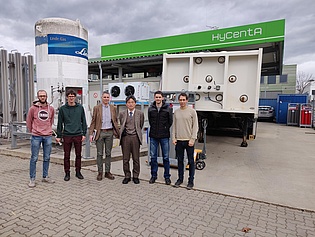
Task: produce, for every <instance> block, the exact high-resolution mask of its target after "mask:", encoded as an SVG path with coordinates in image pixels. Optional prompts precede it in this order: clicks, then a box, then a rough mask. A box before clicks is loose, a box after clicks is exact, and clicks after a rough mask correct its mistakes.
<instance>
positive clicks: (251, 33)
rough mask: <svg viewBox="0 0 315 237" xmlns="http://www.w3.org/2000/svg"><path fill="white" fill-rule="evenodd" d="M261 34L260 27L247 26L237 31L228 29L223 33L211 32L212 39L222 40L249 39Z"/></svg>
mask: <svg viewBox="0 0 315 237" xmlns="http://www.w3.org/2000/svg"><path fill="white" fill-rule="evenodd" d="M262 34H263V30H262V28H254V29H251V28H248V29H247V30H239V31H228V32H225V33H216V34H212V41H220V42H224V41H226V40H230V39H240V38H244V39H249V38H251V37H255V36H261V35H262Z"/></svg>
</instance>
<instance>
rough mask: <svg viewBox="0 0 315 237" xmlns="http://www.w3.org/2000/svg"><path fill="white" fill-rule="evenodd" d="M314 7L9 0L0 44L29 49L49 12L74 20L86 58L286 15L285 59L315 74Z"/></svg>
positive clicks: (268, 0) (1, 17)
mask: <svg viewBox="0 0 315 237" xmlns="http://www.w3.org/2000/svg"><path fill="white" fill-rule="evenodd" d="M314 9H315V1H313V0H303V1H297V0H286V1H285V0H277V1H275V0H265V1H252V0H243V1H241V0H233V1H232V0H226V1H219V2H218V1H215V0H200V1H191V0H163V1H161V0H151V1H147V0H133V1H130V0H119V1H109V0H94V1H86V0H67V1H57V0H42V1H35V0H30V1H18V0H11V1H3V2H2V3H1V8H0V21H1V24H0V37H1V43H0V46H3V47H4V48H6V49H7V50H8V51H10V50H12V49H18V50H19V51H20V52H21V53H24V52H31V53H32V54H34V53H35V46H34V45H35V44H34V38H35V33H34V26H35V23H36V22H37V21H38V20H41V19H43V18H49V17H60V18H68V19H71V20H76V19H79V20H80V22H81V24H82V25H83V26H84V27H85V28H86V29H87V30H88V32H89V55H90V57H99V56H100V47H101V46H102V45H106V44H113V43H121V42H128V41H134V40H141V39H149V38H156V37H163V36H169V35H178V34H185V33H192V32H198V31H206V30H209V29H210V28H211V27H214V26H215V27H219V28H228V27H234V26H239V25H246V24H253V23H259V22H264V21H272V20H277V19H285V20H286V36H285V52H284V63H290V64H292V63H296V64H298V65H300V66H299V67H298V68H299V70H300V69H301V68H302V69H305V70H308V73H313V74H314V75H315V65H314V58H315V53H313V51H314V50H313V49H314V48H315V40H313V33H314V32H315V25H314V22H315V15H314ZM305 65H311V66H305Z"/></svg>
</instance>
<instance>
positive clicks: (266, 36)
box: [89, 19, 285, 76]
mask: <svg viewBox="0 0 315 237" xmlns="http://www.w3.org/2000/svg"><path fill="white" fill-rule="evenodd" d="M284 33H285V20H284V19H282V20H276V21H270V22H262V23H257V24H251V25H244V26H237V27H231V28H225V29H217V30H209V31H203V32H196V33H190V34H183V35H175V36H168V37H161V38H154V39H147V40H139V41H133V42H126V43H120V44H112V45H104V46H101V58H98V59H90V60H89V74H99V70H100V69H99V65H101V67H102V71H103V74H109V75H117V74H118V68H122V70H123V73H124V74H129V73H138V72H151V73H157V74H161V73H162V63H163V62H162V61H163V60H162V59H163V53H188V52H202V51H207V52H219V51H235V50H252V49H258V48H263V64H262V72H261V73H262V76H266V75H279V74H281V72H282V64H283V47H284Z"/></svg>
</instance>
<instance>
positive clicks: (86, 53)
mask: <svg viewBox="0 0 315 237" xmlns="http://www.w3.org/2000/svg"><path fill="white" fill-rule="evenodd" d="M75 53H76V54H79V55H83V56H86V57H87V56H88V51H87V48H83V49H81V50H80V51H75Z"/></svg>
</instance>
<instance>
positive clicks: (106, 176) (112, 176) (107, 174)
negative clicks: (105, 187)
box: [105, 172, 115, 180]
mask: <svg viewBox="0 0 315 237" xmlns="http://www.w3.org/2000/svg"><path fill="white" fill-rule="evenodd" d="M105 178H108V179H111V180H113V179H115V177H114V175H112V174H111V172H105Z"/></svg>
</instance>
